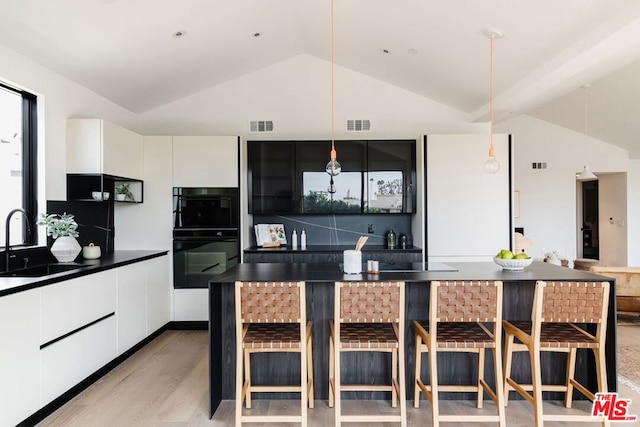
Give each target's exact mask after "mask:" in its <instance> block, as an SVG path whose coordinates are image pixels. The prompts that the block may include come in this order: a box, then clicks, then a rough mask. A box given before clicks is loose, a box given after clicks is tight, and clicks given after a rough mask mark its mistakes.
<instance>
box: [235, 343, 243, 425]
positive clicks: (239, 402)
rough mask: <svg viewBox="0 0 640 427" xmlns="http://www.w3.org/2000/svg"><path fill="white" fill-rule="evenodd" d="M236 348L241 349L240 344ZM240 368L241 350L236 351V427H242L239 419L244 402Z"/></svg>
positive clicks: (241, 364) (241, 363)
mask: <svg viewBox="0 0 640 427" xmlns="http://www.w3.org/2000/svg"><path fill="white" fill-rule="evenodd" d="M238 346H239V347H242V344H238ZM242 368H243V352H242V350H241V349H238V351H236V427H239V426H241V425H242V423H241V421H240V417H241V416H242V401H243V400H244V398H243V395H244V393H243V389H244V381H243V378H242V370H243V369H242Z"/></svg>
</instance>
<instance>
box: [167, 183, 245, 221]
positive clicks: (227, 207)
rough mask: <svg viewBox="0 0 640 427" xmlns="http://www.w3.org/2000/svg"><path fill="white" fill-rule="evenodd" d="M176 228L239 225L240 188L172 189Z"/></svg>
mask: <svg viewBox="0 0 640 427" xmlns="http://www.w3.org/2000/svg"><path fill="white" fill-rule="evenodd" d="M173 212H174V219H173V220H174V222H173V223H174V227H175V228H221V227H223V228H238V222H239V203H238V189H237V188H185V187H174V189H173Z"/></svg>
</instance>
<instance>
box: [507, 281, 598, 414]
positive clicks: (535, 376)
mask: <svg viewBox="0 0 640 427" xmlns="http://www.w3.org/2000/svg"><path fill="white" fill-rule="evenodd" d="M608 301H609V283H608V282H543V281H538V282H537V283H536V289H535V296H534V303H533V310H532V313H531V321H506V320H505V321H503V325H504V331H505V335H506V340H505V359H504V375H505V381H504V389H505V404H506V403H508V393H509V391H510V390H515V391H517V392H518V393H519V394H520V395H522V396H523V397H524V398H525V399H526V400H528V401H529V402H530V403H531V404H533V408H534V414H535V425H536V426H542V425H543V423H544V421H570V422H576V421H584V422H594V421H598V419H597V418H596V417H593V416H591V414H584V415H582V414H575V415H574V414H543V411H542V392H543V391H560V392H565V393H566V396H565V406H566V407H567V408H570V407H571V403H572V395H573V390H574V389H575V390H578V391H579V392H580V393H582V394H583V395H585V396H586V397H587V398H589V399H591V400H594V398H595V396H594V394H593V393H592V392H590V391H589V390H588V389H587V388H586V387H585V386H583V385H582V384H580V383H579V382H577V381H576V380H575V379H574V373H575V366H576V353H577V350H578V349H579V348H586V349H591V350H592V351H593V354H594V356H595V361H596V372H597V381H598V391H599V392H606V391H607V368H606V363H605V353H604V350H605V348H604V344H605V334H606V330H607V303H608ZM578 324H595V325H597V326H596V332H595V334H591V333H589V332H587V331H586V330H585V329H583V327H581V325H578ZM515 340H517V341H515ZM518 351H527V352H528V353H529V358H530V360H531V377H532V384H518V383H517V382H516V381H515V380H514V379H513V378H511V362H512V356H513V353H514V352H518ZM543 351H550V352H562V353H567V371H566V372H567V373H566V383H565V384H561V385H549V384H542V374H541V366H540V353H541V352H543ZM530 392H531V393H530ZM601 420H602V421H603V423H606V421H605V420H604V419H603V418H602V419H601Z"/></svg>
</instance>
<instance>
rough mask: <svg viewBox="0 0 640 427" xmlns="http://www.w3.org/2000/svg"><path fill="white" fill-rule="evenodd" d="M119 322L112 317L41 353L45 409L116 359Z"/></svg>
mask: <svg viewBox="0 0 640 427" xmlns="http://www.w3.org/2000/svg"><path fill="white" fill-rule="evenodd" d="M115 343H116V318H115V316H111V317H108V318H106V319H104V320H102V321H100V322H97V323H95V324H93V325H91V326H89V327H87V328H85V329H82V330H80V331H78V332H76V333H74V334H72V335H70V336H68V337H66V338H64V339H62V340H60V341H57V342H55V343H53V344H51V345H49V346H47V347H45V348H43V349H42V350H41V352H40V353H41V358H40V363H41V367H42V382H41V386H42V402H41V404H42V406H44V405H46V404H48V403H49V402H51V401H52V400H53V399H55V398H57V397H58V396H60V395H61V394H62V393H64V392H66V391H67V390H69V389H70V388H71V387H73V386H75V385H76V384H77V383H79V382H80V381H82V380H83V379H85V378H86V377H88V376H89V375H91V374H93V373H94V372H95V371H97V370H98V369H100V368H101V367H103V366H104V365H106V364H107V363H109V362H110V361H111V360H113V359H115V357H116V345H115Z"/></svg>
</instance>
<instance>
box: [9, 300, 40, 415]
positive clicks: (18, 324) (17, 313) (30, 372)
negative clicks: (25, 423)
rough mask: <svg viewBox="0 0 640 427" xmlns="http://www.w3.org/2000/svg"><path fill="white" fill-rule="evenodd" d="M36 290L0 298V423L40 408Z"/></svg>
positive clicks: (38, 318)
mask: <svg viewBox="0 0 640 427" xmlns="http://www.w3.org/2000/svg"><path fill="white" fill-rule="evenodd" d="M39 309H40V290H39V289H33V290H30V291H25V292H20V293H17V294H13V295H7V296H3V297H0V426H9V425H11V426H13V425H16V424H17V423H19V422H20V421H22V420H24V419H25V418H27V417H28V416H29V415H31V414H32V413H34V412H35V411H37V410H38V409H39V408H40V342H39V340H40V311H39Z"/></svg>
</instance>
